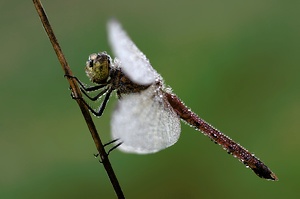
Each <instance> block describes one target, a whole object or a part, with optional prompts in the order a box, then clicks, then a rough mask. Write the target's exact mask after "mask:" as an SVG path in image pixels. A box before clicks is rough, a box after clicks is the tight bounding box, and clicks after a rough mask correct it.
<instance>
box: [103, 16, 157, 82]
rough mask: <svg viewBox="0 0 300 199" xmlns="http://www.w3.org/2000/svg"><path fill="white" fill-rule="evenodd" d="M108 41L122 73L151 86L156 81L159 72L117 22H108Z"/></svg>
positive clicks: (134, 80)
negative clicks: (119, 62)
mask: <svg viewBox="0 0 300 199" xmlns="http://www.w3.org/2000/svg"><path fill="white" fill-rule="evenodd" d="M108 39H109V42H110V45H111V48H112V51H113V53H114V55H115V56H116V57H117V58H118V59H119V60H120V61H121V68H122V71H123V72H124V73H125V74H126V75H127V76H128V77H129V78H130V79H131V80H132V81H133V82H135V83H137V84H140V85H149V84H151V83H153V82H154V81H155V78H156V76H157V72H156V71H155V70H154V69H153V68H152V66H151V64H150V62H149V60H148V59H147V58H146V56H145V55H144V54H143V53H142V52H141V51H140V50H139V49H138V48H137V46H136V45H135V44H134V43H133V42H132V41H131V39H130V38H129V37H128V35H127V34H126V32H125V31H124V30H123V29H122V26H121V24H120V23H118V22H117V21H116V20H110V21H109V22H108Z"/></svg>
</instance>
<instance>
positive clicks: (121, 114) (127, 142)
mask: <svg viewBox="0 0 300 199" xmlns="http://www.w3.org/2000/svg"><path fill="white" fill-rule="evenodd" d="M155 92H159V93H158V95H157V93H155ZM111 129H112V137H113V139H117V138H119V139H120V141H122V142H123V143H122V144H121V145H120V146H119V147H118V149H120V150H122V151H125V152H131V153H140V154H146V153H154V152H157V151H160V150H162V149H165V148H167V147H169V146H171V145H173V144H175V143H176V142H177V140H178V138H179V135H180V119H179V117H178V116H177V114H176V113H175V112H174V110H173V109H172V108H171V107H170V105H169V103H168V102H166V101H164V99H163V95H162V93H161V90H160V89H159V88H157V86H156V85H152V86H151V87H149V88H148V89H146V90H145V91H142V92H141V93H134V94H129V95H124V98H121V100H120V101H119V103H118V105H117V107H116V109H115V111H114V112H113V115H112V120H111Z"/></svg>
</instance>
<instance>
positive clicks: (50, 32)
mask: <svg viewBox="0 0 300 199" xmlns="http://www.w3.org/2000/svg"><path fill="white" fill-rule="evenodd" d="M33 4H34V6H35V8H36V10H37V12H38V14H39V17H40V18H41V21H42V24H43V26H44V29H45V31H46V32H47V34H48V37H49V39H50V42H51V44H52V46H53V48H54V51H55V53H56V55H57V58H58V60H59V62H60V64H61V66H62V69H63V70H64V72H65V75H68V76H72V71H71V69H70V67H69V65H68V63H67V61H66V59H65V57H64V55H63V53H62V50H61V48H60V46H59V44H58V42H57V39H56V37H55V35H54V32H53V30H52V28H51V25H50V23H49V21H48V18H47V16H46V13H45V11H44V9H43V6H42V4H41V2H40V1H39V0H33ZM68 82H69V84H70V88H71V90H72V92H73V94H74V97H75V98H76V102H77V103H78V105H79V107H80V110H81V112H82V115H83V117H84V119H85V121H86V124H87V126H88V128H89V130H90V132H91V135H92V137H93V140H94V142H95V145H96V148H97V150H98V152H99V155H100V158H101V161H102V163H103V165H104V168H105V170H106V172H107V174H108V176H109V179H110V181H111V183H112V185H113V187H114V190H115V192H116V194H117V196H118V198H125V197H124V194H123V192H122V189H121V187H120V184H119V182H118V179H117V177H116V175H115V173H114V171H113V168H112V166H111V164H110V162H109V159H108V155H107V153H106V151H105V149H104V146H103V144H102V142H101V140H100V137H99V135H98V133H97V130H96V127H95V124H94V122H93V120H92V117H91V115H90V113H89V110H88V109H87V107H86V106H85V104H84V103H83V102H82V100H81V99H82V94H81V91H80V89H79V87H78V86H77V83H76V81H74V78H68Z"/></svg>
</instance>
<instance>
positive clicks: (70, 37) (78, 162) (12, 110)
mask: <svg viewBox="0 0 300 199" xmlns="http://www.w3.org/2000/svg"><path fill="white" fill-rule="evenodd" d="M42 3H43V5H44V7H45V9H46V11H47V14H48V17H49V19H50V22H51V24H52V26H53V28H54V31H55V33H56V36H57V38H58V40H59V42H60V44H61V47H62V49H63V52H64V53H65V56H66V58H67V60H68V63H69V64H70V66H71V68H72V70H73V73H74V74H75V75H77V76H78V77H79V78H80V79H82V80H83V81H84V82H86V83H88V79H87V78H86V77H85V73H84V65H85V61H86V60H87V57H88V55H89V54H90V53H93V52H98V51H103V50H106V51H107V52H110V49H109V47H108V43H107V35H106V21H107V20H108V19H109V18H110V17H112V16H114V17H116V18H117V19H118V20H119V21H120V22H121V23H122V24H123V26H124V28H125V29H126V30H127V32H128V33H129V35H130V37H131V38H132V39H133V40H134V41H135V43H136V44H137V45H138V47H139V48H140V49H141V50H142V51H143V52H144V53H145V54H146V55H147V57H148V58H149V59H150V60H151V63H152V65H153V67H154V68H155V69H156V70H157V71H158V72H159V73H160V74H161V75H162V76H163V77H164V79H165V81H166V83H167V84H169V85H171V86H172V88H173V90H174V92H175V93H176V94H177V95H178V96H180V98H181V99H182V100H183V101H184V102H185V103H186V104H187V105H188V106H189V107H191V108H192V109H193V111H194V112H196V113H198V114H199V115H200V116H201V117H202V118H204V119H205V120H206V121H208V122H210V123H211V124H212V125H214V126H215V127H217V128H218V129H220V130H221V131H223V132H225V133H226V134H227V135H229V136H230V137H231V138H233V139H234V140H236V141H238V142H239V143H241V144H242V145H243V146H245V147H246V148H247V149H249V150H250V151H251V152H255V154H256V155H257V156H258V157H259V158H260V159H261V160H263V161H264V162H265V163H266V164H267V165H268V166H269V167H270V168H271V169H272V170H273V171H274V172H275V173H276V174H277V176H278V177H279V181H278V182H270V181H266V180H263V179H260V178H258V177H257V176H256V175H255V174H254V173H253V172H252V171H251V170H250V169H246V168H245V166H244V165H243V164H241V163H240V162H238V160H237V159H235V158H233V157H232V156H230V155H227V154H226V153H225V151H223V150H222V149H221V147H219V146H217V145H215V144H213V143H212V142H211V141H210V140H209V139H208V138H207V137H205V136H203V135H202V134H201V133H199V132H197V131H195V130H194V129H193V128H190V127H189V126H187V125H185V124H182V134H181V138H180V140H179V141H178V143H177V144H175V145H174V146H173V147H170V148H168V149H166V150H164V151H161V152H159V153H156V154H153V155H132V154H124V153H121V152H119V151H118V150H116V151H114V152H113V153H112V154H111V155H110V158H111V161H112V165H113V168H114V169H115V172H116V174H117V176H118V179H119V181H120V184H121V186H122V188H123V191H124V193H125V196H126V197H127V198H214V199H216V198H231V199H235V198H299V197H300V191H299V177H300V172H299V168H300V160H299V151H300V145H299V139H300V134H299V117H300V100H299V97H300V93H299V91H300V80H299V74H300V67H299V63H300V62H299V61H300V55H299V54H300V48H299V46H300V42H299V41H300V39H299V36H300V22H299V21H300V20H299V19H300V12H299V10H300V1H268V0H254V1H237V0H236V1H226V2H225V1H221V0H219V1H192V0H185V1H183V0H179V1H170V0H169V1H158V0H154V1H138V0H127V1H122V0H115V1H95V0H86V1H77V0H73V1H58V0H52V1H46V0H45V1H43V2H42ZM0 11H1V12H0V13H1V18H0V21H1V26H0V34H1V37H0V44H1V47H0V48H1V53H0V56H1V67H0V80H1V84H0V89H1V103H0V106H1V107H0V110H1V112H0V157H1V164H0V176H1V177H0V198H22V199H25V198H115V194H114V191H113V189H112V186H111V184H110V182H109V180H108V177H107V175H106V173H105V171H104V169H103V167H102V166H101V165H100V164H99V163H98V161H97V159H95V158H94V157H93V153H95V152H96V149H95V146H94V143H93V141H92V138H91V136H90V134H89V132H88V129H87V127H86V124H85V122H84V120H83V118H82V116H81V113H80V111H79V108H78V106H77V104H76V103H75V101H73V100H72V99H71V97H70V91H69V90H68V84H67V81H66V79H65V78H64V77H63V72H62V70H61V66H60V64H59V62H58V60H57V58H56V55H55V53H54V51H53V49H52V47H51V45H50V42H49V40H48V38H47V36H46V34H45V32H44V30H43V28H42V25H41V22H40V19H39V18H38V15H37V13H36V11H35V9H34V6H33V4H32V1H21V0H19V1H5V2H4V1H2V2H1V3H0ZM116 102H117V100H116V99H115V98H114V97H113V98H112V99H111V100H110V102H109V105H108V107H107V109H106V111H105V114H104V116H103V117H102V118H101V119H96V118H95V122H96V124H97V127H98V130H99V132H100V135H101V137H102V139H103V141H104V142H108V141H110V116H111V112H112V110H113V107H114V105H115V104H116Z"/></svg>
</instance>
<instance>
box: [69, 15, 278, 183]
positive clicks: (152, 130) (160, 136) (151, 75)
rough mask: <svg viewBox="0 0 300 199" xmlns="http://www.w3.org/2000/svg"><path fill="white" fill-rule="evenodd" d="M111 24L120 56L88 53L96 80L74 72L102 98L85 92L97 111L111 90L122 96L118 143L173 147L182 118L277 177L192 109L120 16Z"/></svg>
mask: <svg viewBox="0 0 300 199" xmlns="http://www.w3.org/2000/svg"><path fill="white" fill-rule="evenodd" d="M107 29H108V39H109V43H110V45H111V48H112V51H113V53H114V55H115V56H116V58H115V59H112V58H111V57H110V55H108V54H107V53H106V52H99V53H93V54H91V55H90V56H89V58H88V61H87V62H86V67H85V72H86V75H87V76H88V78H89V79H90V81H91V82H92V83H94V85H92V86H87V85H86V84H84V83H82V82H81V81H80V80H79V79H78V78H77V77H75V76H74V78H75V79H76V80H77V82H78V83H79V85H80V88H81V91H82V92H83V94H84V95H85V96H86V97H87V98H88V99H90V100H92V101H97V100H99V99H100V100H101V101H102V102H101V104H100V105H99V107H98V108H96V109H94V108H93V107H92V106H90V105H89V104H88V103H87V102H86V100H84V99H83V98H81V99H82V100H83V102H84V103H85V105H86V106H87V107H88V109H89V110H90V111H91V112H92V113H93V114H94V115H95V116H98V117H100V116H101V115H102V114H103V112H104V109H105V107H106V105H107V103H108V101H109V98H110V96H111V94H112V93H113V92H116V95H117V98H118V99H119V100H118V103H117V105H116V107H115V109H114V111H113V113H112V118H111V134H112V139H114V140H115V139H119V140H120V141H121V142H122V144H121V145H120V146H118V149H120V150H121V151H124V152H128V153H137V154H149V153H155V152H158V151H161V150H163V149H165V148H167V147H170V146H172V145H173V144H175V143H176V142H177V140H178V139H179V136H180V132H181V126H180V121H181V120H183V121H184V122H185V123H187V124H189V125H190V126H191V127H193V128H195V129H196V130H198V131H200V132H202V133H203V134H204V135H206V136H208V137H209V138H210V139H211V140H212V141H214V142H215V143H217V144H219V145H220V146H221V147H222V148H223V149H225V150H226V151H227V153H229V154H232V155H233V156H234V157H236V158H238V159H239V160H240V161H241V162H242V163H244V164H245V165H246V167H248V168H250V169H252V170H253V171H254V173H255V174H256V175H258V176H259V177H261V178H264V179H267V180H274V181H275V180H278V178H277V176H276V175H275V174H274V173H273V172H272V171H271V170H270V169H269V168H268V167H267V166H266V165H265V164H264V163H263V162H262V161H261V160H259V159H258V158H257V157H256V156H255V155H254V154H252V153H250V152H249V151H248V150H246V149H245V148H244V147H242V146H241V145H239V144H238V143H237V142H235V141H233V140H232V139H231V138H229V137H228V136H226V135H225V134H223V133H222V132H221V131H219V130H218V129H216V128H214V127H213V126H212V125H210V124H209V123H207V122H206V121H204V120H203V119H201V118H200V117H199V116H198V115H197V114H196V113H194V112H192V111H191V109H190V108H188V107H187V106H186V105H185V104H184V103H183V102H182V101H181V100H180V99H179V97H177V96H176V95H175V94H174V93H173V92H172V89H171V88H170V87H169V86H166V85H165V84H164V80H163V78H162V77H161V75H160V74H159V73H158V72H157V71H156V70H155V69H153V67H152V66H151V64H150V62H149V60H148V59H147V58H146V56H145V55H144V54H143V53H142V52H141V51H140V50H139V48H138V47H137V46H136V45H135V44H134V43H133V41H132V40H131V39H130V37H129V36H128V34H127V33H126V32H125V31H124V29H123V28H122V26H121V24H120V23H119V22H118V21H117V20H116V19H111V20H109V21H108V23H107ZM94 91H98V92H99V93H98V94H96V95H95V96H91V95H90V92H94ZM102 98H103V99H102Z"/></svg>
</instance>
